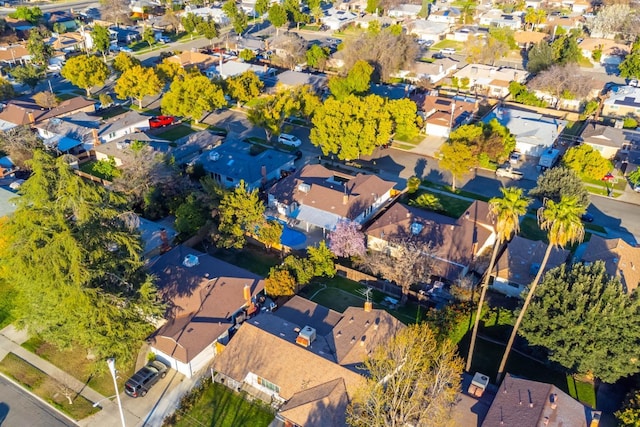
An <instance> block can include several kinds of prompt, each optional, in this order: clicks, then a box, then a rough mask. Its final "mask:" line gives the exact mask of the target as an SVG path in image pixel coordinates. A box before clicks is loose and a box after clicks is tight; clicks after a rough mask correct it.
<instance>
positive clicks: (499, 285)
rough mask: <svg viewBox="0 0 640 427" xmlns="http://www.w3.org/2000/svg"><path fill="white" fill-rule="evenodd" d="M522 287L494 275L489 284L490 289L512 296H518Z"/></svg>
mask: <svg viewBox="0 0 640 427" xmlns="http://www.w3.org/2000/svg"><path fill="white" fill-rule="evenodd" d="M524 288H525V287H524V286H522V285H518V284H516V283H511V282H509V281H508V280H506V279H503V278H500V277H494V279H493V284H491V289H493V290H494V291H496V292H500V293H501V294H504V295H506V296H508V297H512V298H520V295H521V294H522V291H524Z"/></svg>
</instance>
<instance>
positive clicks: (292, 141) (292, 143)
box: [278, 133, 302, 148]
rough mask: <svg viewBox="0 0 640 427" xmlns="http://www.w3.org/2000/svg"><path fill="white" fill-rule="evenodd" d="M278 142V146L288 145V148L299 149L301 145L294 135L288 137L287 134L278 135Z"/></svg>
mask: <svg viewBox="0 0 640 427" xmlns="http://www.w3.org/2000/svg"><path fill="white" fill-rule="evenodd" d="M278 142H279V143H280V144H284V145H288V146H289V147H296V148H297V147H300V146H301V145H302V141H300V139H298V137H296V136H294V135H289V134H288V133H283V134H280V136H279V137H278Z"/></svg>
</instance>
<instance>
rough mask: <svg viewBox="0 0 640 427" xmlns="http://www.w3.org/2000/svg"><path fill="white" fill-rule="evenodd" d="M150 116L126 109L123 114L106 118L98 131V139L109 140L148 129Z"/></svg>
mask: <svg viewBox="0 0 640 427" xmlns="http://www.w3.org/2000/svg"><path fill="white" fill-rule="evenodd" d="M150 118H151V117H150V116H143V115H142V114H140V113H138V112H137V111H133V110H132V111H127V112H126V113H124V114H120V115H118V116H114V117H111V118H110V119H107V120H106V121H105V122H104V123H103V124H102V125H101V126H100V130H99V131H98V135H99V137H100V141H102V142H109V141H113V140H114V139H118V138H121V137H123V136H125V135H127V134H130V133H136V132H142V131H145V130H148V129H150V126H149V119H150Z"/></svg>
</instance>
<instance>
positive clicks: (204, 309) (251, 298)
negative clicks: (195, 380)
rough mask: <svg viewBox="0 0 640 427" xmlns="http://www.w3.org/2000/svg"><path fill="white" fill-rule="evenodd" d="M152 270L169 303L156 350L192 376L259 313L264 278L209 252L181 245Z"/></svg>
mask: <svg viewBox="0 0 640 427" xmlns="http://www.w3.org/2000/svg"><path fill="white" fill-rule="evenodd" d="M148 268H149V272H150V273H151V274H153V275H154V276H155V277H156V286H157V288H158V292H159V294H160V295H161V296H162V298H163V299H164V300H165V301H166V302H167V303H168V309H167V313H166V316H165V317H166V320H167V322H166V323H165V324H164V325H162V326H161V327H160V328H159V329H158V330H157V331H156V332H155V333H154V334H153V336H152V337H151V351H152V352H153V353H154V354H155V355H156V357H157V358H158V359H159V360H161V361H162V362H165V363H167V364H168V365H169V366H170V367H171V368H173V369H175V370H177V371H178V372H180V373H181V374H184V375H185V376H186V377H188V378H191V377H192V376H194V375H195V374H196V373H197V372H198V371H200V370H202V369H203V368H206V367H207V366H209V363H210V362H211V360H212V359H213V358H214V356H215V355H216V354H217V353H218V352H219V349H220V348H221V346H224V345H226V344H228V343H229V338H230V336H231V334H232V332H233V330H234V329H235V328H237V326H238V325H239V324H241V323H242V322H244V321H245V319H247V318H248V317H250V316H252V315H253V314H255V313H256V312H259V309H260V302H261V301H262V300H263V298H262V297H261V293H262V291H263V289H264V280H263V279H262V278H261V277H260V276H257V275H255V274H253V273H251V272H249V271H247V270H244V269H242V268H239V267H236V266H234V265H231V264H228V263H226V262H224V261H221V260H219V259H217V258H214V257H212V256H210V255H208V254H204V253H201V252H198V251H196V250H194V249H192V248H189V247H186V246H183V245H180V246H176V247H175V248H173V249H172V250H170V251H169V252H167V253H165V254H164V255H162V256H160V257H159V258H157V259H156V260H154V261H152V262H151V264H150V265H149V267H148ZM265 350H266V349H265ZM269 350H271V349H269Z"/></svg>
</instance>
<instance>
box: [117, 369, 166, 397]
mask: <svg viewBox="0 0 640 427" xmlns="http://www.w3.org/2000/svg"><path fill="white" fill-rule="evenodd" d="M167 369H169V368H167V365H165V364H164V363H162V362H160V361H159V360H152V361H151V362H149V363H147V365H146V366H145V367H144V368H142V369H140V370H139V371H138V372H136V373H135V374H133V376H132V377H131V378H129V379H128V380H127V382H126V383H125V384H124V392H125V393H127V394H128V395H129V396H131V397H138V396H144V395H146V394H147V392H148V391H149V389H150V388H151V387H152V386H153V385H154V384H155V383H157V382H158V381H159V380H160V378H164V377H165V376H166V375H167Z"/></svg>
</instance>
